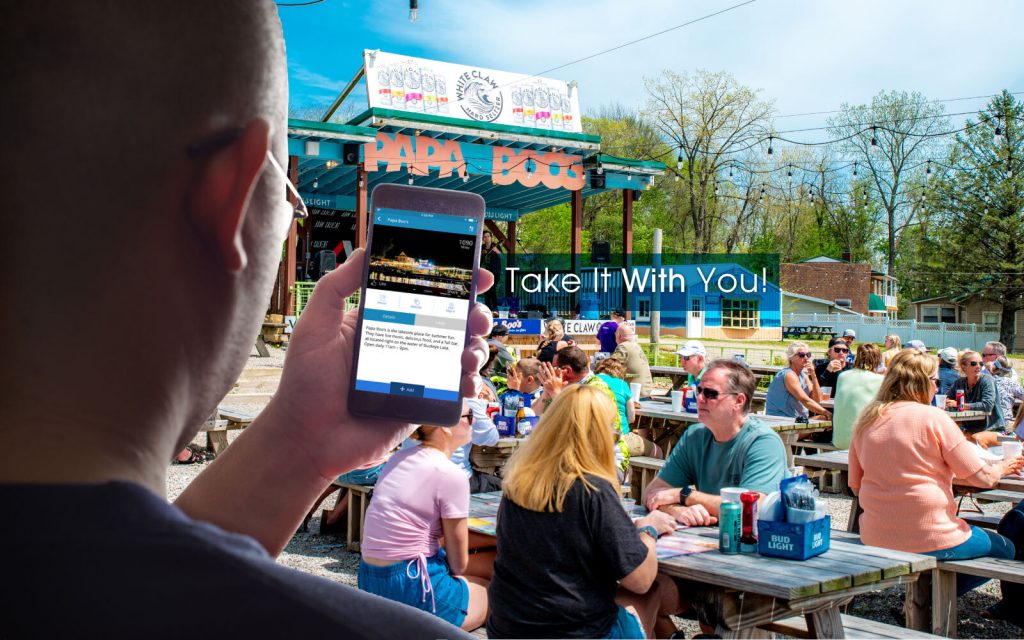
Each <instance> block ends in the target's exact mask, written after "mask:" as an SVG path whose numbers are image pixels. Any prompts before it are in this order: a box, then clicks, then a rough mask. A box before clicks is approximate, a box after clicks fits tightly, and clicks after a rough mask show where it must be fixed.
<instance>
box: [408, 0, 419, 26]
mask: <svg viewBox="0 0 1024 640" xmlns="http://www.w3.org/2000/svg"><path fill="white" fill-rule="evenodd" d="M419 18H420V2H419V0H409V22H416V21H417V20H419Z"/></svg>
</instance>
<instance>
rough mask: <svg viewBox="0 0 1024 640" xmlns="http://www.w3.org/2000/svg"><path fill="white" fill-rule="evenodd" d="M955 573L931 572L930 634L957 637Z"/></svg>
mask: <svg viewBox="0 0 1024 640" xmlns="http://www.w3.org/2000/svg"><path fill="white" fill-rule="evenodd" d="M956 619H957V611H956V573H955V572H953V571H940V570H938V569H936V570H935V571H932V633H934V634H935V635H939V636H945V637H947V638H956V637H957V629H956V622H957V620H956Z"/></svg>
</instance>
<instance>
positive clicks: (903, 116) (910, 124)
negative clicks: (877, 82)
mask: <svg viewBox="0 0 1024 640" xmlns="http://www.w3.org/2000/svg"><path fill="white" fill-rule="evenodd" d="M944 112H945V108H944V107H943V106H942V105H941V104H938V103H935V102H929V101H927V100H925V98H924V96H922V95H921V94H920V93H917V92H914V93H907V92H906V91H903V92H895V91H891V92H889V93H886V92H884V91H883V92H881V93H879V94H878V95H877V96H875V97H874V98H873V99H872V100H871V104H870V105H852V106H851V105H848V104H843V105H842V107H841V111H840V113H839V115H837V116H835V117H834V118H829V121H828V122H829V134H830V135H832V136H833V138H835V139H836V140H837V141H838V142H837V146H838V148H839V149H840V150H841V151H843V152H845V153H847V154H850V155H852V156H853V157H855V158H856V159H857V164H858V166H859V167H860V168H861V169H862V170H866V172H867V175H869V176H870V178H871V186H872V191H873V192H874V193H873V194H872V195H873V197H876V198H877V199H878V201H879V202H880V203H881V205H882V209H883V210H884V211H885V224H886V231H887V238H886V240H887V242H886V251H885V254H886V264H887V273H888V274H889V275H895V269H896V250H897V248H898V247H899V243H900V239H901V237H902V236H903V233H904V232H905V231H906V230H907V228H908V227H910V226H911V225H912V224H914V222H915V220H916V218H917V213H918V211H919V208H918V207H915V206H914V202H913V199H912V196H911V193H910V191H909V190H908V187H910V186H911V184H910V183H911V182H912V181H913V180H914V179H915V178H918V179H919V178H920V175H921V174H923V173H924V172H925V170H926V163H925V161H926V160H927V159H928V158H929V157H937V154H938V153H939V145H940V144H941V143H940V142H939V141H940V140H941V138H940V137H939V134H941V133H942V132H945V131H947V130H948V129H949V123H948V120H947V119H946V117H945V116H944V115H943V114H944Z"/></svg>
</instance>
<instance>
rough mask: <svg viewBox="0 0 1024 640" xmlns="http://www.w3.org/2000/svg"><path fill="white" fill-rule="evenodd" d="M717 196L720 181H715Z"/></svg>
mask: <svg viewBox="0 0 1024 640" xmlns="http://www.w3.org/2000/svg"><path fill="white" fill-rule="evenodd" d="M715 195H716V196H717V195H718V181H717V180H716V181H715Z"/></svg>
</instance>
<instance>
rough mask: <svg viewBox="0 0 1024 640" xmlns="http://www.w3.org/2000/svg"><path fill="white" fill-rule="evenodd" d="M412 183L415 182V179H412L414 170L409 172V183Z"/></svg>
mask: <svg viewBox="0 0 1024 640" xmlns="http://www.w3.org/2000/svg"><path fill="white" fill-rule="evenodd" d="M412 183H413V180H412V172H410V173H409V184H410V185H411V184H412Z"/></svg>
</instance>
